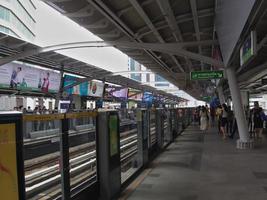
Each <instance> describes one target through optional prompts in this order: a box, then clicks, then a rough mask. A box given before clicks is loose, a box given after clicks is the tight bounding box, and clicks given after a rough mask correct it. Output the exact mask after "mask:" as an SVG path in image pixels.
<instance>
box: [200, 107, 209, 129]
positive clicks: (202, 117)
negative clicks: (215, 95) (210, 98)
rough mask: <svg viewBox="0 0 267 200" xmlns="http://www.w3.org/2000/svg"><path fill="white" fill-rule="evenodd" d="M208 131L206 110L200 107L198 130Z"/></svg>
mask: <svg viewBox="0 0 267 200" xmlns="http://www.w3.org/2000/svg"><path fill="white" fill-rule="evenodd" d="M207 129H208V113H207V109H206V108H205V107H204V106H202V107H201V111H200V130H202V131H205V130H207Z"/></svg>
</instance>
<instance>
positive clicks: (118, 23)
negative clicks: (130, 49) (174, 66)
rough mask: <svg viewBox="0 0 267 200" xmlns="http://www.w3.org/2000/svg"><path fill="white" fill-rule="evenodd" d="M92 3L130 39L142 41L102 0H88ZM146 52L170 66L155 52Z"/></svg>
mask: <svg viewBox="0 0 267 200" xmlns="http://www.w3.org/2000/svg"><path fill="white" fill-rule="evenodd" d="M87 2H89V3H90V4H92V5H93V6H94V7H95V8H96V9H97V10H98V11H99V12H100V13H101V14H103V15H104V16H105V17H107V18H108V19H109V20H110V21H111V22H112V23H113V24H114V25H115V26H116V27H117V28H119V29H120V30H121V31H122V32H123V33H125V34H126V35H127V36H128V37H129V38H130V39H135V40H136V41H138V42H142V41H141V40H139V39H136V38H135V34H134V32H133V31H132V30H131V29H130V28H129V27H128V26H127V25H126V24H125V23H124V22H123V21H122V20H121V19H120V18H119V17H118V16H117V15H116V14H115V13H114V12H113V11H111V10H110V9H109V8H108V7H107V6H106V5H105V4H104V3H103V2H102V1H101V0H98V1H97V2H95V1H93V0H87ZM145 52H146V53H147V54H148V55H149V56H150V57H151V58H152V59H153V60H155V62H156V63H158V64H159V65H160V66H162V67H163V68H164V69H165V70H168V66H167V65H166V64H165V63H164V62H162V60H160V59H158V58H157V57H156V55H155V53H154V52H151V51H148V50H145Z"/></svg>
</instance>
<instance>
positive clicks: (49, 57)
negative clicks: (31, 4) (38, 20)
mask: <svg viewBox="0 0 267 200" xmlns="http://www.w3.org/2000/svg"><path fill="white" fill-rule="evenodd" d="M39 49H40V47H38V46H36V45H34V44H31V43H28V42H25V41H23V40H20V39H18V38H15V37H12V36H9V35H5V34H3V33H0V56H1V57H2V58H0V60H1V59H3V58H8V57H12V56H14V55H18V54H20V53H21V52H27V51H35V50H36V51H38V50H39ZM18 60H19V61H22V62H25V63H30V64H34V65H37V66H40V67H45V68H49V69H53V70H58V71H61V70H62V69H63V71H64V72H66V73H71V74H76V75H80V76H83V77H85V78H88V79H98V80H104V81H106V82H110V83H113V84H117V85H121V86H124V87H129V88H134V89H137V90H141V91H148V92H152V93H153V94H154V95H164V96H165V97H166V99H169V100H170V101H169V102H172V101H173V102H177V101H185V99H182V98H180V97H177V96H175V95H172V94H169V93H166V92H164V91H161V90H157V89H156V88H154V87H151V86H147V85H142V84H141V83H139V82H137V81H134V80H132V79H129V78H127V77H124V76H121V75H117V74H113V73H112V72H110V71H107V70H104V69H101V68H98V67H96V66H93V65H90V64H87V63H84V62H81V61H79V60H76V59H73V58H70V57H68V56H65V55H62V54H60V53H57V52H54V51H51V52H43V53H39V54H37V55H32V56H28V57H23V58H21V59H18ZM62 66H64V67H63V68H62Z"/></svg>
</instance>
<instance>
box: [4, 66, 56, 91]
mask: <svg viewBox="0 0 267 200" xmlns="http://www.w3.org/2000/svg"><path fill="white" fill-rule="evenodd" d="M0 77H1V79H0V88H11V89H17V90H29V91H40V92H45V93H47V92H49V93H57V92H58V90H59V87H60V74H59V73H57V72H53V71H49V70H43V69H38V68H34V67H30V66H27V65H23V64H18V63H8V64H6V65H3V66H1V67H0Z"/></svg>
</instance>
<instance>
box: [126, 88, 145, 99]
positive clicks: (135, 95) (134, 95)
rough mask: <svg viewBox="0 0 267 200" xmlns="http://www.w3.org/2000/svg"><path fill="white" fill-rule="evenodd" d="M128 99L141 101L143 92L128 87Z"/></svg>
mask: <svg viewBox="0 0 267 200" xmlns="http://www.w3.org/2000/svg"><path fill="white" fill-rule="evenodd" d="M128 99H131V100H136V101H142V99H143V92H141V91H139V90H135V89H132V88H129V90H128Z"/></svg>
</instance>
